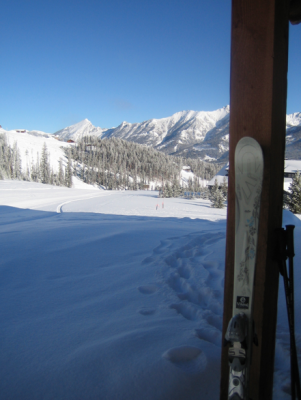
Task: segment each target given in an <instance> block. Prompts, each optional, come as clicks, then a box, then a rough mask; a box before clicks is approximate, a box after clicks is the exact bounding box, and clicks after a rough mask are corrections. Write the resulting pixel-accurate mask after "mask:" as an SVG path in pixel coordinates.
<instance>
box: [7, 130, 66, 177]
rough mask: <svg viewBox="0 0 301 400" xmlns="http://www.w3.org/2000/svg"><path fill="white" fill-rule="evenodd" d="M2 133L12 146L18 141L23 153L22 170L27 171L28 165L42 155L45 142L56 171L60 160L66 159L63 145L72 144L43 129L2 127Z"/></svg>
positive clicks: (51, 163) (21, 153) (52, 165)
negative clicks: (10, 128)
mask: <svg viewBox="0 0 301 400" xmlns="http://www.w3.org/2000/svg"><path fill="white" fill-rule="evenodd" d="M0 134H5V135H6V138H7V141H8V143H9V145H10V146H11V147H13V146H14V143H17V146H18V149H19V151H20V155H21V161H22V170H23V172H24V171H26V169H27V166H28V167H30V166H31V165H35V164H36V162H37V159H38V157H39V159H40V157H41V154H42V149H43V146H44V143H46V146H47V150H48V153H49V160H50V167H51V168H53V171H54V172H57V171H58V168H59V160H60V159H62V160H65V153H64V150H63V147H69V146H70V144H69V143H66V142H61V141H59V140H57V139H56V138H55V137H54V136H53V135H51V134H50V133H44V132H41V131H26V130H25V132H24V130H23V131H22V132H21V131H20V130H19V131H17V130H11V131H6V130H4V129H0Z"/></svg>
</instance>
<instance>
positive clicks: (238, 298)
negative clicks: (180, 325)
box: [225, 137, 263, 400]
mask: <svg viewBox="0 0 301 400" xmlns="http://www.w3.org/2000/svg"><path fill="white" fill-rule="evenodd" d="M262 176H263V154H262V149H261V147H260V145H259V144H258V142H257V141H256V140H255V139H253V138H250V137H244V138H242V139H241V140H240V141H239V142H238V144H237V146H236V149H235V195H236V203H235V226H236V231H235V261H234V289H233V312H232V319H231V320H230V322H229V325H228V329H227V332H226V336H225V339H226V341H227V342H228V343H229V345H230V347H229V352H228V356H229V366H230V373H229V390H228V399H229V400H248V380H249V368H250V363H251V353H252V344H253V340H254V328H253V317H252V313H253V285H254V274H255V261H256V250H257V237H258V224H259V211H260V197H261V188H262Z"/></svg>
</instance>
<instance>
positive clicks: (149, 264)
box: [0, 181, 301, 400]
mask: <svg viewBox="0 0 301 400" xmlns="http://www.w3.org/2000/svg"><path fill="white" fill-rule="evenodd" d="M163 206H164V207H163ZM288 223H293V224H295V225H296V229H295V233H296V236H295V247H296V253H297V254H296V257H295V265H296V268H295V277H296V284H295V287H296V317H297V318H296V323H297V328H296V331H297V346H298V349H299V354H300V346H301V340H300V337H301V336H300V333H301V320H300V318H298V315H299V314H300V307H301V293H300V290H299V287H300V283H301V269H300V267H299V266H300V264H301V249H300V245H299V244H300V239H301V221H300V220H299V219H298V218H296V217H295V216H294V215H293V214H291V213H289V212H285V213H284V224H288ZM225 230H226V209H224V210H217V209H212V208H211V207H210V202H209V201H204V200H185V199H165V200H164V204H162V199H158V197H157V192H143V191H137V192H130V191H128V192H117V191H102V190H95V189H94V190H93V189H90V188H88V187H87V186H86V187H84V186H80V184H79V183H78V182H77V186H76V187H75V188H74V189H67V188H58V187H52V186H50V185H42V184H38V183H29V182H17V181H0V235H1V264H0V274H1V276H0V285H1V291H0V304H1V305H0V353H1V357H0V376H1V379H0V393H1V395H0V397H1V399H5V400H20V399H22V400H23V399H24V400H27V399H28V400H35V399H36V400H41V399H72V400H73V399H74V400H75V399H78V400H85V399H95V400H96V399H97V400H99V399H101V400H117V399H118V400H119V399H120V400H157V399H158V400H163V399H164V400H167V399H173V400H177V399H178V400H180V399H181V400H183V399H185V400H190V399H202V400H206V399H208V400H215V399H218V398H219V380H220V351H221V347H220V346H221V329H222V313H223V304H222V302H223V276H224V257H225ZM282 286H283V284H282V281H280V296H279V312H278V314H279V318H278V332H277V348H276V361H275V380H274V381H275V386H274V399H289V398H290V396H289V395H288V394H287V392H288V390H289V384H290V375H289V374H290V373H289V348H288V343H289V335H288V328H287V317H286V313H285V312H286V311H285V303H284V296H283V290H282Z"/></svg>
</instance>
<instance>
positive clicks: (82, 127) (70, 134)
mask: <svg viewBox="0 0 301 400" xmlns="http://www.w3.org/2000/svg"><path fill="white" fill-rule="evenodd" d="M106 130H107V129H102V128H98V127H95V126H94V125H92V123H91V122H90V121H89V120H88V119H87V118H86V119H84V120H83V121H80V122H78V123H77V124H74V125H71V126H67V128H64V129H61V130H60V131H57V132H55V133H54V135H56V136H58V137H59V138H60V139H62V140H65V141H67V140H74V141H77V140H79V139H81V138H82V137H84V136H97V137H98V136H102V135H103V133H104V132H105V131H106Z"/></svg>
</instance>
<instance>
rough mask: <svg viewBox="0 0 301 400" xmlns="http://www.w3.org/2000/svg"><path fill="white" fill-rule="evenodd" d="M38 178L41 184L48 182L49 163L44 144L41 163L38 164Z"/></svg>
mask: <svg viewBox="0 0 301 400" xmlns="http://www.w3.org/2000/svg"><path fill="white" fill-rule="evenodd" d="M40 176H41V182H42V183H49V182H50V163H49V155H48V149H47V146H46V143H45V142H44V145H43V149H42V156H41V162H40Z"/></svg>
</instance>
